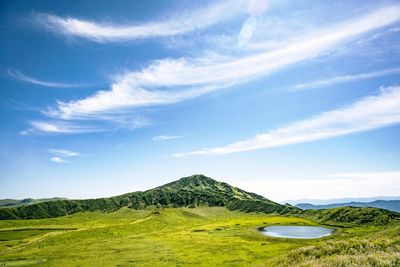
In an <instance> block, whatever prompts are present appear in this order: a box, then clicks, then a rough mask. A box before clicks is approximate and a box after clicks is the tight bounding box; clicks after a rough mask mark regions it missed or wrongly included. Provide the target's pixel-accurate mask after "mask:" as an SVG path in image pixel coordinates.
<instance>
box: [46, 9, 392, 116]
mask: <svg viewBox="0 0 400 267" xmlns="http://www.w3.org/2000/svg"><path fill="white" fill-rule="evenodd" d="M399 19H400V6H390V7H386V8H382V9H379V10H377V11H375V12H373V13H371V14H367V15H365V16H363V17H359V18H356V19H353V20H351V21H347V22H345V23H340V24H339V25H336V26H333V27H329V28H325V29H320V30H319V31H318V32H313V33H312V34H308V35H307V36H306V37H304V38H303V39H301V40H298V41H296V42H291V43H289V44H287V45H286V46H285V47H283V48H280V49H277V50H274V51H266V52H265V51H264V52H262V53H257V54H252V55H250V56H244V57H233V58H227V57H220V56H215V55H212V56H207V57H204V58H199V59H188V58H181V59H164V60H159V61H155V62H153V63H152V64H151V65H150V66H148V67H147V68H145V69H143V70H141V71H137V72H129V73H125V74H123V75H120V76H119V77H117V79H116V81H115V82H114V83H113V84H112V86H111V89H110V90H102V91H98V92H97V93H96V94H94V95H92V96H89V97H87V98H84V99H80V100H75V101H70V102H57V105H56V107H52V108H50V109H49V110H48V111H47V115H48V116H51V117H56V118H61V119H65V120H71V119H82V118H101V117H102V116H104V114H118V113H123V112H126V111H127V110H130V109H132V108H138V107H145V106H153V105H165V104H171V103H176V102H180V101H184V100H187V99H190V98H194V97H198V96H200V95H203V94H206V93H209V92H212V91H215V90H219V89H222V88H227V87H230V86H233V85H235V84H238V83H244V82H246V81H248V80H249V79H254V78H257V77H260V76H263V75H267V74H269V73H271V72H273V71H276V70H278V69H279V68H282V67H284V66H287V65H290V64H294V63H297V62H300V61H303V60H307V59H311V58H314V57H317V56H318V55H320V54H321V53H324V52H326V51H328V50H330V49H333V48H334V47H336V46H337V45H339V44H342V43H343V42H344V41H347V40H350V39H352V38H354V37H356V36H358V35H360V34H363V33H366V32H368V31H371V30H375V29H377V28H379V27H383V26H386V25H389V24H391V23H393V22H395V21H398V20H399Z"/></svg>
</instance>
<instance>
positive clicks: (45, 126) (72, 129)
mask: <svg viewBox="0 0 400 267" xmlns="http://www.w3.org/2000/svg"><path fill="white" fill-rule="evenodd" d="M30 125H31V127H32V128H30V129H28V130H26V131H24V132H23V134H24V135H26V134H28V133H32V132H43V133H68V134H80V133H93V132H102V131H103V130H102V129H100V128H98V127H92V126H84V125H77V124H73V123H70V122H65V121H51V122H47V121H31V122H30Z"/></svg>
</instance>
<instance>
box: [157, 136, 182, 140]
mask: <svg viewBox="0 0 400 267" xmlns="http://www.w3.org/2000/svg"><path fill="white" fill-rule="evenodd" d="M182 137H183V135H158V136H154V137H153V138H152V139H151V140H153V141H168V140H174V139H180V138H182Z"/></svg>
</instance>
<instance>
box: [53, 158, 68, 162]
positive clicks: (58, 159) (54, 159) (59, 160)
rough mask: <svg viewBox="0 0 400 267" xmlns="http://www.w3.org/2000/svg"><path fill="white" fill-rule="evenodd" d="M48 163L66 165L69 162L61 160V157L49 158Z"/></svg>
mask: <svg viewBox="0 0 400 267" xmlns="http://www.w3.org/2000/svg"><path fill="white" fill-rule="evenodd" d="M50 161H51V162H55V163H67V162H69V161H68V160H65V159H63V158H61V157H51V158H50Z"/></svg>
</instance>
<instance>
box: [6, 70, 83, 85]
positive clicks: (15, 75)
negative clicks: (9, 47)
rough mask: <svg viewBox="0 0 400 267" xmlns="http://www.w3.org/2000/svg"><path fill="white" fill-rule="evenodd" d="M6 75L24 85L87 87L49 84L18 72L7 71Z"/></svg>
mask: <svg viewBox="0 0 400 267" xmlns="http://www.w3.org/2000/svg"><path fill="white" fill-rule="evenodd" d="M7 73H8V75H9V76H10V77H12V78H14V79H17V80H20V81H22V82H26V83H32V84H37V85H41V86H45V87H54V88H73V87H83V86H87V84H77V83H76V84H75V83H60V82H49V81H43V80H39V79H36V78H33V77H29V76H27V75H25V74H23V73H22V72H20V71H18V70H12V69H9V70H8V71H7Z"/></svg>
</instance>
